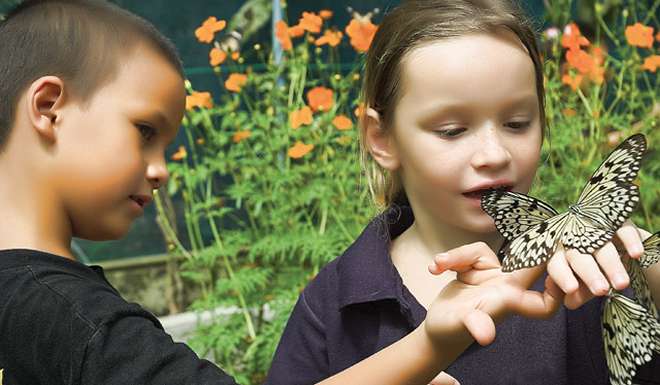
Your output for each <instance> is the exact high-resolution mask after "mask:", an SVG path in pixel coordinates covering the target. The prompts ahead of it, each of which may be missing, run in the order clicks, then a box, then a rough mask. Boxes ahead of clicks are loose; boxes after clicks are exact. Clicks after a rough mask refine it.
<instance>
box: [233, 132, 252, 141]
mask: <svg viewBox="0 0 660 385" xmlns="http://www.w3.org/2000/svg"><path fill="white" fill-rule="evenodd" d="M250 135H252V133H251V132H250V130H243V131H236V132H234V135H232V137H231V140H233V141H234V143H238V142H240V141H241V140H243V139H247V138H249V137H250Z"/></svg>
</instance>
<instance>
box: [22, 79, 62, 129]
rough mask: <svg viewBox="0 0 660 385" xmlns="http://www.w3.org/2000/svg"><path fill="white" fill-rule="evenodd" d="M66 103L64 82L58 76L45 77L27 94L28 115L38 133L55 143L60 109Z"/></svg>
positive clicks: (33, 84)
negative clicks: (56, 123) (56, 124)
mask: <svg viewBox="0 0 660 385" xmlns="http://www.w3.org/2000/svg"><path fill="white" fill-rule="evenodd" d="M63 101H64V82H63V81H62V79H61V78H59V77H57V76H43V77H40V78H39V79H37V80H35V81H34V82H32V84H31V85H30V88H29V89H28V93H27V104H28V105H27V108H28V115H29V118H30V122H31V123H32V126H33V127H34V129H35V130H36V131H37V133H38V134H39V135H40V136H41V137H43V138H45V139H47V140H49V141H52V142H54V141H55V139H56V132H55V122H56V121H57V119H58V118H59V116H58V108H59V106H60V105H61V104H62V103H63Z"/></svg>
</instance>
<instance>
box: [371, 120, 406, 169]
mask: <svg viewBox="0 0 660 385" xmlns="http://www.w3.org/2000/svg"><path fill="white" fill-rule="evenodd" d="M364 129H365V135H364V137H365V145H366V147H367V149H368V150H369V153H371V156H372V157H373V158H374V159H375V160H376V162H378V164H379V165H380V166H381V167H383V168H384V169H386V170H390V171H395V170H396V169H398V168H399V156H398V153H397V151H396V145H395V143H394V137H393V135H392V134H391V133H390V132H387V131H385V130H384V129H383V127H382V125H381V121H380V114H379V113H378V112H376V110H374V109H373V108H367V111H366V122H365V128H364Z"/></svg>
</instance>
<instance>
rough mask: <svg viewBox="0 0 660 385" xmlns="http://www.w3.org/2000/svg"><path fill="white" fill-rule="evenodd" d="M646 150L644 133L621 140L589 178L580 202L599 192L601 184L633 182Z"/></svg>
mask: <svg viewBox="0 0 660 385" xmlns="http://www.w3.org/2000/svg"><path fill="white" fill-rule="evenodd" d="M645 151H646V138H645V137H644V135H642V134H635V135H632V136H630V137H629V138H628V139H626V140H624V141H623V142H621V144H619V145H618V146H617V147H616V148H615V149H614V151H612V152H611V153H610V154H609V155H608V156H607V158H605V160H604V161H603V163H601V164H600V166H598V168H597V169H596V171H595V172H594V173H593V175H592V176H591V178H589V181H587V184H586V185H585V186H584V188H583V189H582V193H581V194H580V198H579V199H578V202H580V201H582V200H584V199H586V197H587V196H590V195H591V194H594V193H596V194H598V190H599V188H600V186H601V185H603V184H606V183H607V182H612V181H618V182H621V183H632V181H633V180H635V178H637V174H638V173H639V169H640V167H641V162H642V156H644V152H645Z"/></svg>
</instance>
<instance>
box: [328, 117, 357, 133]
mask: <svg viewBox="0 0 660 385" xmlns="http://www.w3.org/2000/svg"><path fill="white" fill-rule="evenodd" d="M332 124H333V125H334V126H335V127H336V128H337V129H338V130H339V131H344V130H348V129H349V128H351V127H353V121H352V120H351V119H350V118H349V117H348V116H346V115H337V116H335V118H334V119H332Z"/></svg>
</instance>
